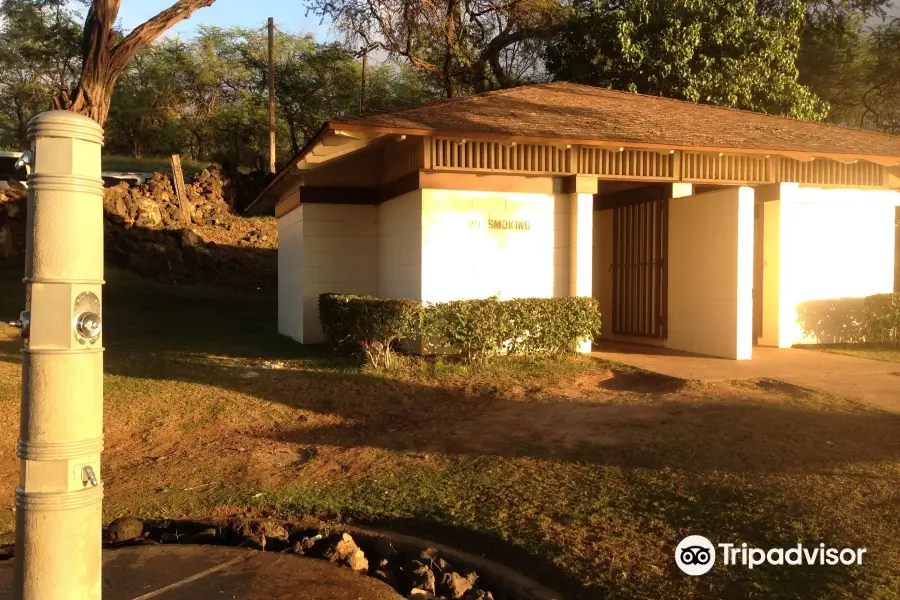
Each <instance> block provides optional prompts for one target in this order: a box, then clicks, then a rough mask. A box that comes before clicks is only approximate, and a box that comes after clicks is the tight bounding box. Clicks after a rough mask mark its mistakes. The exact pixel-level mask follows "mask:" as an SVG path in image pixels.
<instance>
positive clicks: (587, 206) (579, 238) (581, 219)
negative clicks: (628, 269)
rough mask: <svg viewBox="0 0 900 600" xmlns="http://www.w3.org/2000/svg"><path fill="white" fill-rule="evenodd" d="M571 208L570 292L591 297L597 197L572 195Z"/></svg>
mask: <svg viewBox="0 0 900 600" xmlns="http://www.w3.org/2000/svg"><path fill="white" fill-rule="evenodd" d="M570 202H571V209H570V211H569V215H570V222H571V227H570V229H569V232H570V235H569V294H570V295H571V296H586V297H591V296H592V295H593V293H594V286H593V277H594V196H593V194H582V193H576V194H572V195H571V200H570ZM592 344H593V340H585V341H584V342H582V343H581V345H580V346H579V347H578V351H579V352H583V353H589V352H590V351H591V346H592Z"/></svg>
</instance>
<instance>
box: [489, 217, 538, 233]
mask: <svg viewBox="0 0 900 600" xmlns="http://www.w3.org/2000/svg"><path fill="white" fill-rule="evenodd" d="M488 229H500V230H507V231H530V230H531V221H510V220H505V219H491V220H489V221H488Z"/></svg>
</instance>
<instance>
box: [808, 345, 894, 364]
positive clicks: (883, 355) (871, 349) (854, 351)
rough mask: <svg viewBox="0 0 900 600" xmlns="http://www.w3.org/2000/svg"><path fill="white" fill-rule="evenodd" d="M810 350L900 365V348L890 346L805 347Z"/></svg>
mask: <svg viewBox="0 0 900 600" xmlns="http://www.w3.org/2000/svg"><path fill="white" fill-rule="evenodd" d="M804 348H805V349H808V350H817V351H819V352H828V353H830V354H844V355H846V356H856V357H857V358H868V359H870V360H880V361H884V362H893V363H900V346H897V345H890V344H833V345H821V346H804Z"/></svg>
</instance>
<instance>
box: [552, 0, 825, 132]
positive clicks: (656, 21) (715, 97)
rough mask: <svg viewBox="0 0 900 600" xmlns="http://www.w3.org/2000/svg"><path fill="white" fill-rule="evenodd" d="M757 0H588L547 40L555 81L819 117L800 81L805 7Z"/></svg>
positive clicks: (820, 110) (821, 110)
mask: <svg viewBox="0 0 900 600" xmlns="http://www.w3.org/2000/svg"><path fill="white" fill-rule="evenodd" d="M785 8H786V10H785V11H784V12H782V13H781V14H774V13H770V14H765V13H760V12H758V11H757V7H756V3H755V2H754V0H594V2H592V3H590V4H585V5H583V6H581V7H580V9H579V15H578V16H577V17H576V18H575V19H573V20H572V22H571V24H570V26H569V27H568V28H567V29H566V30H565V31H564V32H562V33H560V34H559V35H557V36H556V37H554V38H553V39H552V40H551V41H550V43H549V44H548V46H547V68H548V70H549V71H550V73H552V74H553V76H554V77H555V78H556V79H563V80H569V81H576V82H581V83H588V84H592V85H600V86H605V87H611V88H615V89H620V90H630V91H634V92H640V93H646V94H657V95H663V96H668V97H671V98H679V99H683V100H689V101H691V102H702V103H708V104H716V105H720V106H729V107H735V108H743V109H749V110H754V111H759V112H766V113H772V114H781V115H788V116H791V117H798V118H804V119H815V120H819V119H822V118H824V116H825V115H826V113H827V106H826V105H825V104H824V103H823V102H821V101H820V100H819V98H818V97H817V96H816V95H815V94H813V93H812V92H811V91H810V90H809V89H808V88H806V87H804V86H803V85H801V84H800V83H799V82H798V78H799V72H798V69H797V66H796V57H797V52H798V49H799V45H800V39H799V30H800V26H801V24H802V22H803V19H804V15H805V6H804V4H803V3H802V2H800V1H799V0H793V1H792V2H789V3H786V4H785Z"/></svg>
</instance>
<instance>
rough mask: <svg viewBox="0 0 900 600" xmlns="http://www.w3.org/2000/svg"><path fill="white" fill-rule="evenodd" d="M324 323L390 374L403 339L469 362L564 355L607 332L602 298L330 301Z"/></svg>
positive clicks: (325, 300)
mask: <svg viewBox="0 0 900 600" xmlns="http://www.w3.org/2000/svg"><path fill="white" fill-rule="evenodd" d="M319 318H320V320H321V322H322V329H323V331H324V332H325V339H326V340H327V341H328V342H329V343H330V344H331V345H333V346H334V347H335V348H337V349H339V350H341V351H344V352H346V353H350V354H354V353H356V354H362V355H364V356H365V358H366V361H367V362H368V363H369V364H370V365H372V366H374V367H385V368H390V366H391V364H392V360H391V357H392V353H393V349H394V347H395V346H396V345H397V343H398V342H400V341H402V340H422V346H423V351H426V352H434V351H441V352H452V353H456V354H460V355H462V356H463V357H464V358H465V360H466V361H468V362H473V363H477V362H482V361H484V360H485V359H486V358H488V357H489V356H492V355H495V354H515V355H539V354H546V355H559V354H564V353H567V352H574V351H575V350H576V349H577V346H578V344H579V343H580V342H583V341H585V340H591V339H593V338H594V336H596V335H597V334H598V333H599V332H600V311H599V305H598V303H597V301H596V300H595V299H594V298H522V299H515V300H504V301H501V300H499V299H498V298H485V299H480V300H455V301H452V302H438V303H435V304H422V303H420V302H417V301H414V300H394V299H389V298H373V297H368V296H346V295H338V294H322V295H321V296H319Z"/></svg>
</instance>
